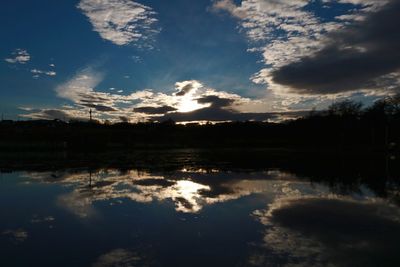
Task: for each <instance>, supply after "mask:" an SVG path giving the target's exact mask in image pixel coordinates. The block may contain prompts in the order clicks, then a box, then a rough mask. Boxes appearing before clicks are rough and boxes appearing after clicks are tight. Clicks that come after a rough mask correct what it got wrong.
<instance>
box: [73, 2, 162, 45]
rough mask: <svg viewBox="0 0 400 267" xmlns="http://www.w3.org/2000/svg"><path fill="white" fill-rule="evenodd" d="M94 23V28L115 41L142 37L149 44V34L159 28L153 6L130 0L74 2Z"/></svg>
mask: <svg viewBox="0 0 400 267" xmlns="http://www.w3.org/2000/svg"><path fill="white" fill-rule="evenodd" d="M77 7H78V8H79V9H80V10H81V11H82V12H83V13H84V14H85V15H86V16H87V17H88V18H89V21H90V23H91V24H92V25H93V29H94V31H96V32H98V33H99V34H100V36H101V37H102V38H103V39H105V40H108V41H111V42H112V43H114V44H116V45H128V44H132V43H137V42H138V41H141V44H136V45H138V46H150V45H149V44H146V42H147V43H148V41H149V40H151V38H152V36H154V35H155V34H157V33H158V32H159V29H157V28H155V27H154V25H155V23H156V22H157V19H156V18H154V16H155V15H156V13H155V12H154V11H153V9H152V8H150V7H148V6H145V5H142V4H139V3H137V2H134V1H130V0H81V1H80V3H79V4H78V6H77Z"/></svg>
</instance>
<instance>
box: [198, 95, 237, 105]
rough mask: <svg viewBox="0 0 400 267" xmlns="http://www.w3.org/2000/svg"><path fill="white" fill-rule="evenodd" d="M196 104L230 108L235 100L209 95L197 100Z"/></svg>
mask: <svg viewBox="0 0 400 267" xmlns="http://www.w3.org/2000/svg"><path fill="white" fill-rule="evenodd" d="M197 102H198V103H200V104H211V107H214V108H222V107H229V106H231V105H232V104H233V103H234V102H235V100H234V99H229V98H220V97H219V96H215V95H209V96H204V97H202V98H198V99H197Z"/></svg>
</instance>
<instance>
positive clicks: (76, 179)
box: [26, 169, 293, 217]
mask: <svg viewBox="0 0 400 267" xmlns="http://www.w3.org/2000/svg"><path fill="white" fill-rule="evenodd" d="M26 175H27V176H28V177H30V178H32V179H33V180H37V181H41V182H45V183H53V182H56V183H60V184H63V185H65V186H68V187H71V188H72V191H71V192H70V193H67V194H64V195H61V196H59V198H58V201H59V204H61V205H62V206H64V207H66V208H67V209H69V210H70V211H72V212H73V213H75V214H77V215H79V216H80V217H86V216H90V215H92V214H94V212H95V211H94V210H93V207H92V206H93V203H94V202H96V201H110V202H113V201H117V200H118V201H121V199H129V200H132V201H136V202H140V203H150V202H153V201H166V200H172V201H173V202H174V203H175V209H176V211H179V212H185V213H196V212H199V211H200V210H201V209H202V208H203V207H204V206H205V205H211V204H215V203H219V202H225V201H229V200H234V199H238V198H241V197H243V196H248V195H251V194H255V193H259V194H261V193H264V194H265V193H271V192H273V191H275V190H277V188H280V187H281V186H284V184H285V183H284V181H285V179H293V177H291V176H290V175H289V174H285V173H281V172H277V171H269V172H260V173H256V174H254V173H253V174H239V175H238V174H229V175H228V174H226V173H225V174H224V173H219V172H218V170H213V171H210V172H205V171H204V170H202V169H197V170H186V169H183V170H182V171H180V172H177V173H174V174H173V175H153V174H149V173H143V172H142V173H141V172H137V171H129V172H127V173H124V174H122V173H120V172H118V171H110V170H107V171H106V170H103V171H99V172H97V173H95V174H88V173H87V172H83V173H79V172H78V173H57V174H54V173H53V174H51V173H29V174H26ZM227 175H228V176H229V179H226V178H227ZM211 178H214V179H212V180H211ZM217 179H218V180H217ZM282 190H284V189H282Z"/></svg>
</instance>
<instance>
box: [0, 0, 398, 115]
mask: <svg viewBox="0 0 400 267" xmlns="http://www.w3.org/2000/svg"><path fill="white" fill-rule="evenodd" d="M391 2H397V1H388V4H386V2H385V1H374V0H365V1H363V0H323V1H322V0H321V1H317V0H314V1H313V0H309V1H307V0H298V1H288V0H281V1H279V0H243V1H233V0H221V1H219V0H215V1H211V0H196V1H187V0H170V1H163V0H140V1H139V0H138V1H131V0H81V1H78V0H76V1H73V0H59V1H50V0H38V1H29V0H5V1H3V2H2V8H1V9H0V30H1V32H2V42H1V50H0V59H1V62H0V78H1V84H0V86H1V88H0V112H2V113H4V114H5V115H6V116H7V117H8V118H12V119H42V118H45V119H53V118H61V119H63V118H66V119H67V118H81V117H85V114H86V113H87V110H88V109H89V108H92V109H94V110H95V111H96V116H97V118H99V119H110V120H120V119H124V120H126V119H128V120H130V121H137V120H139V119H140V120H142V119H148V118H153V119H159V118H162V117H166V116H169V115H171V116H172V117H173V116H174V115H175V113H187V112H191V113H196V112H197V111H199V110H205V109H210V112H208V113H207V114H208V115H207V116H206V117H205V118H204V119H205V120H212V119H213V116H212V114H213V112H215V113H216V114H217V113H218V114H222V113H221V111H223V114H227V113H235V114H237V113H244V114H249V116H250V115H251V114H252V115H253V116H254V113H260V114H261V113H271V112H274V113H275V112H296V111H301V110H306V109H311V108H313V107H317V108H323V107H325V106H326V105H327V104H328V103H330V102H331V101H332V99H333V98H335V99H341V98H348V97H352V98H354V99H356V100H362V101H364V102H365V103H370V102H371V101H373V100H374V99H376V98H379V97H382V96H384V95H387V94H390V92H391V91H390V90H391V88H392V87H393V88H394V87H395V86H394V85H395V83H396V81H397V80H396V79H397V76H396V69H395V70H394V71H393V69H390V71H386V73H383V74H382V73H381V72H380V73H381V74H380V76H379V75H378V76H376V77H374V78H376V80H378V79H380V80H379V81H380V82H381V80H382V77H383V78H384V80H385V86H386V87H390V88H389V89H385V90H384V91H382V85H381V83H380V84H379V85H378V84H377V85H376V86H372V87H371V86H369V84H371V81H366V83H365V84H368V86H366V85H365V86H364V87H362V86H361V87H358V88H355V87H354V86H349V87H348V88H346V87H343V88H342V87H340V88H339V89H337V88H335V90H333V89H331V88H333V87H332V86H331V85H330V84H326V83H324V84H317V85H316V83H315V81H314V80H310V79H306V81H307V86H309V87H307V88H302V87H301V85H300V84H301V82H297V80H296V82H294V80H293V79H294V78H295V77H294V76H293V77H287V71H286V70H287V68H286V67H292V64H295V63H296V64H297V63H298V62H306V61H307V60H306V59H307V57H310V56H311V57H313V56H314V55H315V58H317V55H318V51H321V50H323V49H324V48H325V46H326V43H328V42H332V40H331V39H332V38H333V37H331V36H330V34H331V33H332V32H333V33H335V32H337V33H338V36H344V35H345V32H346V31H348V28H350V29H351V27H363V23H364V22H363V21H368V19H369V17H373V14H379V12H383V11H382V10H384V9H385V8H386V9H387V5H390V4H391ZM392 4H393V3H392ZM393 5H394V4H393ZM353 25H355V26H353ZM388 34H389V33H388ZM346 42H347V40H346ZM361 45H362V44H361ZM326 71H329V70H326ZM385 75H386V76H387V75H392V76H391V77H390V82H389V83H388V82H387V80H388V79H387V78H386V76H385ZM393 77H394V78H393ZM327 79H329V77H327ZM277 80H279V81H278V82H277ZM374 81H375V80H374ZM367 82H368V83H367ZM344 84H346V85H348V84H349V82H348V81H346V83H344ZM182 90H183V91H184V92H186V93H185V94H182V93H181V92H183V91H182ZM388 90H389V91H388ZM209 96H213V97H211V98H210V97H209ZM224 99H225V100H226V101H225V102H224V101H216V100H224ZM211 100H212V101H213V102H212V101H211ZM207 101H210V102H207ZM221 103H224V104H223V105H221ZM160 107H169V108H167V109H165V110H168V111H167V112H165V113H157V112H159V111H160V110H162V109H156V108H160ZM140 108H141V109H140ZM143 108H144V109H143ZM146 108H147V109H146ZM139 110H140V111H141V112H137V111H139ZM146 110H149V112H142V111H146ZM155 111H157V112H155ZM210 114H211V115H210ZM186 117H188V118H190V116H186ZM197 117H199V116H197ZM228 117H229V118H231V116H228ZM200 118H201V116H200ZM246 118H247V117H246ZM249 119H251V116H250V117H249Z"/></svg>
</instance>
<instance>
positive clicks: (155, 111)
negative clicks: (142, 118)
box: [133, 106, 177, 114]
mask: <svg viewBox="0 0 400 267" xmlns="http://www.w3.org/2000/svg"><path fill="white" fill-rule="evenodd" d="M176 110H177V109H176V108H174V107H170V106H161V107H140V108H134V109H133V111H134V112H139V113H145V114H165V113H168V112H171V111H176Z"/></svg>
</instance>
